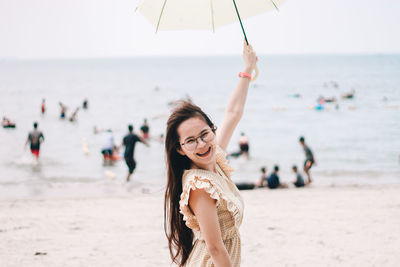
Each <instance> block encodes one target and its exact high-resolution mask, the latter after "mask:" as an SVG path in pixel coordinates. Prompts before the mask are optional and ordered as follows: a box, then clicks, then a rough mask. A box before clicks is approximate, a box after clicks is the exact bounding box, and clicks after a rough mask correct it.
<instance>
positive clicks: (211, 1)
mask: <svg viewBox="0 0 400 267" xmlns="http://www.w3.org/2000/svg"><path fill="white" fill-rule="evenodd" d="M210 6H211V23H212V29H213V33H215V26H214V8H213V0H210Z"/></svg>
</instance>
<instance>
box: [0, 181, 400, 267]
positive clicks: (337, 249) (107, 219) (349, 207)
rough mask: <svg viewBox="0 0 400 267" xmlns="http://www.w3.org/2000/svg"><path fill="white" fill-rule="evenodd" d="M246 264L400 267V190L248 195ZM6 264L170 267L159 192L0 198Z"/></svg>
mask: <svg viewBox="0 0 400 267" xmlns="http://www.w3.org/2000/svg"><path fill="white" fill-rule="evenodd" d="M242 195H243V197H244V200H245V205H246V208H245V218H244V221H243V225H242V227H241V236H242V266H398V262H400V253H399V248H400V227H399V225H400V186H399V185H396V186H364V187H363V186H358V187H350V186H349V187H329V188H312V187H311V188H304V189H293V188H291V189H286V190H276V191H272V190H268V189H257V190H253V191H243V192H242ZM0 259H1V260H0V266H32V267H35V266H157V267H159V266H169V265H170V260H169V252H168V249H167V242H166V238H165V235H164V232H163V195H162V193H155V194H144V193H134V194H132V196H129V197H123V198H122V197H121V198H117V197H107V198H88V199H82V198H75V199H52V200H3V201H1V202H0Z"/></svg>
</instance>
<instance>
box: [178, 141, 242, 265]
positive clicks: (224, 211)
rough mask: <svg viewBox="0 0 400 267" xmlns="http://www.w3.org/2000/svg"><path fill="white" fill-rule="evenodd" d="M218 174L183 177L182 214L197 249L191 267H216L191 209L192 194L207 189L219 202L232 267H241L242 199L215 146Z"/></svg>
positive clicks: (222, 154)
mask: <svg viewBox="0 0 400 267" xmlns="http://www.w3.org/2000/svg"><path fill="white" fill-rule="evenodd" d="M215 156H216V161H217V172H218V174H217V173H214V172H211V171H207V170H201V169H190V170H185V171H184V173H183V177H182V188H183V192H182V194H181V198H180V202H179V204H180V212H181V213H182V214H183V220H184V221H185V223H186V225H187V227H189V228H190V229H192V231H193V233H194V247H193V250H192V252H191V253H190V255H189V258H188V260H187V261H186V264H185V266H188V267H197V266H198V267H200V266H201V267H211V266H214V264H213V262H212V258H211V256H210V254H209V253H208V250H207V246H206V243H205V241H204V238H203V237H202V234H201V231H200V227H199V223H198V222H197V219H196V216H195V215H194V214H193V213H192V211H191V210H190V208H189V205H188V203H189V194H190V191H191V190H194V189H196V188H198V189H204V190H205V191H206V192H207V193H209V194H210V196H211V197H212V198H214V199H216V200H217V203H216V204H217V214H218V220H219V226H220V229H221V233H222V240H223V241H224V244H225V247H226V249H227V251H228V254H229V256H230V259H231V262H232V265H233V266H235V267H237V266H240V251H241V244H240V235H239V227H240V225H241V224H242V219H243V208H244V203H243V199H242V197H241V196H240V194H239V190H238V189H237V187H236V185H235V184H234V183H233V182H232V180H231V179H230V175H231V173H232V171H233V169H232V168H231V167H230V166H229V165H228V163H227V161H226V153H225V151H223V150H222V149H221V148H220V147H219V146H216V155H215Z"/></svg>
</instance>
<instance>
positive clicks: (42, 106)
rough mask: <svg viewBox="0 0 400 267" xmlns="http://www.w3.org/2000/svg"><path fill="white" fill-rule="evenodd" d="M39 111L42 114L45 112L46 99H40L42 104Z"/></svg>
mask: <svg viewBox="0 0 400 267" xmlns="http://www.w3.org/2000/svg"><path fill="white" fill-rule="evenodd" d="M40 111H41V113H42V115H44V114H45V113H46V99H44V98H43V99H42V104H41V105H40Z"/></svg>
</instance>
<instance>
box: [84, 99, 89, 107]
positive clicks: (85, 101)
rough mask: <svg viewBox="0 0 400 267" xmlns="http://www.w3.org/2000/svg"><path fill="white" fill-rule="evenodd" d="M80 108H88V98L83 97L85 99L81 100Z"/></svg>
mask: <svg viewBox="0 0 400 267" xmlns="http://www.w3.org/2000/svg"><path fill="white" fill-rule="evenodd" d="M82 108H83V109H88V108H89V100H88V99H87V98H85V99H84V100H83V103H82Z"/></svg>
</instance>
